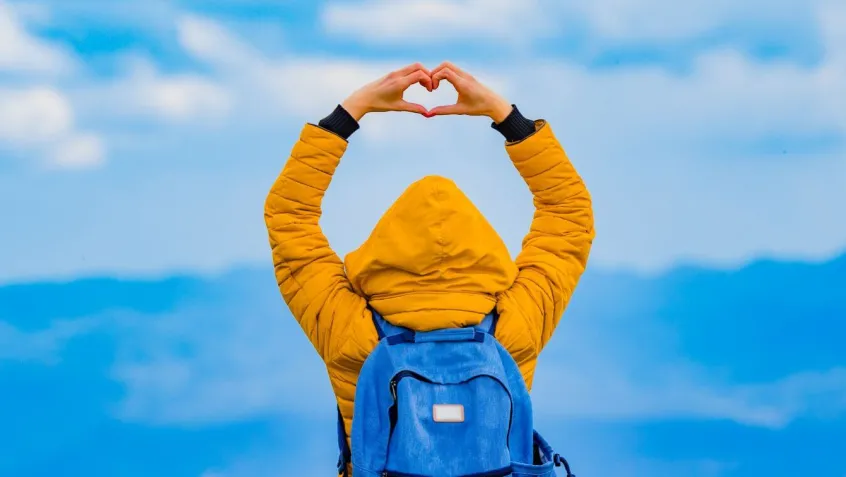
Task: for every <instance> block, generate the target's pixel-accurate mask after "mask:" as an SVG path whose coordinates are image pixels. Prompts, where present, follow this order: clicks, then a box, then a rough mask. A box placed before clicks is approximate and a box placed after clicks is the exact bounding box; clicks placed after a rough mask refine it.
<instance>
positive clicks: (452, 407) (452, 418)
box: [432, 404, 464, 422]
mask: <svg viewBox="0 0 846 477" xmlns="http://www.w3.org/2000/svg"><path fill="white" fill-rule="evenodd" d="M432 418H433V419H434V421H435V422H464V406H463V405H461V404H435V405H434V406H432Z"/></svg>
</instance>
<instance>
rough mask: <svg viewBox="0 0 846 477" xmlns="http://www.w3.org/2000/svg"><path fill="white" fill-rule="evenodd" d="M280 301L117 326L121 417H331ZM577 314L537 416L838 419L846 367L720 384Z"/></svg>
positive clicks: (662, 350) (323, 389)
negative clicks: (120, 339)
mask: <svg viewBox="0 0 846 477" xmlns="http://www.w3.org/2000/svg"><path fill="white" fill-rule="evenodd" d="M245 286H246V284H245ZM256 286H257V285H255V284H253V285H250V287H252V288H255V287H256ZM251 296H253V295H251ZM255 296H259V295H255ZM279 300H280V301H279V303H277V304H278V305H279V306H278V307H276V306H273V307H269V306H268V305H267V302H263V301H262V300H255V299H250V301H251V303H253V304H254V305H256V303H263V305H262V306H258V307H256V306H254V307H253V308H251V309H250V310H249V311H248V312H245V310H244V308H243V306H241V303H240V302H238V303H236V304H233V305H231V306H230V305H221V304H216V305H215V306H214V307H213V308H192V309H184V310H181V311H178V312H176V313H172V314H167V315H162V316H137V317H134V318H132V319H131V320H128V321H123V322H122V323H123V325H124V326H125V329H124V330H123V333H122V335H125V336H128V337H131V339H130V338H126V339H123V342H122V344H121V352H120V353H119V356H120V360H119V362H118V363H117V364H116V367H115V373H114V375H115V378H116V379H118V380H119V381H121V382H122V383H123V384H124V386H125V387H126V400H125V401H124V402H123V403H122V405H121V407H120V409H119V412H120V415H121V417H122V418H124V419H129V420H133V421H141V422H152V423H157V424H161V425H168V424H189V425H199V424H202V423H207V422H228V421H238V420H245V419H251V418H257V417H267V416H280V415H287V416H289V417H290V416H298V417H300V418H302V417H305V416H307V417H309V418H315V419H325V418H326V417H327V416H328V417H331V416H332V409H333V408H334V400H333V395H332V391H331V388H330V386H329V380H328V377H327V375H326V371H325V368H324V366H323V364H322V363H321V362H320V360H319V359H318V358H317V355H316V353H315V352H314V349H313V348H312V347H311V345H310V344H309V343H308V341H307V340H306V339H305V336H304V334H303V333H302V331H301V330H300V328H299V327H298V325H297V323H296V322H295V321H294V320H293V319H292V318H291V317H290V314H289V313H288V312H283V311H281V308H282V305H281V298H280V299H279ZM277 309H278V310H279V311H278V312H277V311H276V310H277ZM269 310H273V311H269ZM575 318H578V321H574V318H573V317H571V319H570V321H568V324H567V325H566V328H567V329H566V330H560V331H559V334H566V335H571V336H578V337H579V339H578V340H568V341H566V344H565V343H564V342H561V343H559V338H560V339H565V338H564V337H563V336H561V337H559V338H556V340H554V343H553V344H551V345H550V348H549V349H548V350H547V351H545V352H544V355H543V356H542V357H541V359H540V362H539V366H538V371H537V374H536V376H535V388H534V390H533V394H532V395H533V402H534V404H535V408H536V415H537V418H538V419H539V420H543V419H559V418H566V419H574V420H576V419H582V420H588V421H601V420H608V421H644V420H662V419H668V420H672V419H701V420H727V421H733V422H737V423H740V424H743V425H748V426H753V427H763V428H773V429H777V428H782V427H784V426H786V425H788V424H790V423H791V422H793V421H795V420H797V419H800V418H812V419H814V418H820V419H832V418H838V417H839V416H842V415H846V368H842V367H841V368H836V367H835V368H831V369H828V370H824V371H807V372H799V373H796V374H792V375H789V376H785V377H784V378H781V379H777V380H775V381H770V382H732V381H726V380H723V379H721V377H720V376H718V375H717V374H715V372H716V370H714V369H708V368H704V367H702V366H699V365H697V364H696V363H691V362H689V361H687V360H686V359H685V358H684V357H683V354H682V353H681V352H680V350H677V349H674V348H673V340H674V338H673V336H674V335H673V333H674V331H675V330H670V329H666V328H665V327H664V326H663V325H659V324H657V323H656V322H654V321H644V322H643V323H641V325H640V326H641V331H642V332H643V333H645V334H646V335H648V336H650V338H651V339H652V342H651V343H650V347H649V349H648V350H644V349H643V347H642V346H637V345H636V343H634V342H633V341H632V338H631V337H630V336H629V335H628V334H625V333H624V334H621V333H620V332H619V330H621V329H624V328H622V327H619V326H607V325H608V324H609V323H602V322H600V323H596V322H595V321H596V320H593V319H591V317H590V316H588V315H579V316H578V317H575ZM198 323H202V326H198ZM613 324H616V325H619V323H613ZM223 336H225V337H226V339H221V337H223ZM556 343H557V344H556ZM539 422H540V421H539Z"/></svg>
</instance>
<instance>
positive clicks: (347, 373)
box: [264, 120, 594, 435]
mask: <svg viewBox="0 0 846 477" xmlns="http://www.w3.org/2000/svg"><path fill="white" fill-rule="evenodd" d="M346 147H347V141H346V140H344V139H343V138H341V137H340V136H337V135H335V134H333V133H331V132H329V131H326V130H324V129H322V128H320V127H318V126H314V125H311V124H307V125H306V126H305V127H304V128H303V130H302V133H301V136H300V139H299V141H298V142H297V143H296V145H295V146H294V148H293V151H292V152H291V157H290V158H289V159H288V162H287V163H286V164H285V167H284V169H283V170H282V173H281V174H280V175H279V177H278V178H277V179H276V182H275V183H274V184H273V187H272V189H271V190H270V194H269V195H268V197H267V201H266V203H265V212H264V214H265V221H266V224H267V229H268V232H269V235H270V246H271V249H272V254H273V263H274V266H275V273H276V280H277V282H278V284H279V289H280V290H281V292H282V295H283V297H284V299H285V302H286V303H287V304H288V306H289V308H290V309H291V313H292V314H293V315H294V318H296V320H297V321H298V322H299V324H300V326H301V327H302V329H303V331H305V333H306V335H308V338H309V339H310V340H311V342H312V344H313V345H314V347H315V348H316V350H317V352H318V353H319V354H320V356H321V358H323V360H324V362H325V363H326V367H327V370H328V372H329V377H330V380H331V383H332V387H333V389H334V391H335V395H336V399H337V402H338V405H339V407H340V410H341V414H342V416H343V418H344V424H345V427H346V430H347V435H350V430H351V426H352V414H353V398H354V396H355V383H356V381H357V379H358V373H359V371H360V369H361V366H362V364H363V363H364V360H365V359H366V358H367V356H368V355H369V354H370V352H371V351H372V350H373V349H374V347H375V346H376V343H377V340H378V339H377V335H376V330H375V329H374V328H373V322H372V320H371V314H370V311H369V310H368V308H367V305H368V303H369V304H370V305H371V306H372V307H373V308H374V309H375V310H376V311H378V312H379V313H380V314H382V315H383V316H384V317H385V319H386V320H387V321H389V322H391V323H393V324H396V325H400V326H404V327H407V328H411V329H414V330H416V331H429V330H433V329H439V328H448V327H459V326H468V325H474V324H478V323H479V322H480V321H481V320H482V319H483V318H484V316H485V315H486V314H487V313H489V312H490V311H491V310H493V308H494V307H496V308H497V311H498V312H499V315H500V318H499V322H498V325H497V330H496V338H497V339H498V340H499V341H500V342H501V343H502V345H503V346H504V347H505V348H506V349H507V350H508V351H509V352H510V354H511V355H512V356H513V357H514V359H515V360H516V361H517V364H518V365H519V367H520V370H521V372H522V374H523V377H524V379H525V381H526V384H527V386H529V388H530V389H531V385H532V377H533V375H534V371H535V364H536V360H537V356H538V353H540V351H541V349H542V348H543V347H544V345H545V344H546V343H547V341H548V340H549V339H550V337H551V336H552V333H553V331H554V330H555V327H556V325H557V324H558V321H559V320H560V318H561V315H562V313H563V312H564V308H565V307H566V305H567V302H568V301H569V299H570V296H571V295H572V293H573V290H574V289H575V287H576V283H577V282H578V280H579V277H580V276H581V274H582V272H583V271H584V269H585V265H586V263H587V260H588V253H589V251H590V248H591V243H592V241H593V237H594V229H593V213H592V208H591V199H590V195H589V194H588V191H587V189H586V188H585V185H584V183H583V182H582V180H581V178H580V177H579V175H578V174H577V173H576V171H575V169H574V168H573V166H572V164H571V163H570V161H569V159H568V158H567V156H566V154H565V153H564V150H563V149H562V148H561V145H560V144H559V142H558V140H557V139H556V138H555V136H554V135H553V133H552V130H551V128H550V126H549V125H548V124H546V122H545V121H543V120H538V121H536V122H535V132H534V133H533V134H532V135H531V136H529V137H528V138H526V139H524V140H522V141H519V142H515V143H506V147H505V149H506V151H507V153H508V156H509V157H510V158H511V161H512V162H513V163H514V166H515V167H516V168H517V170H518V171H519V173H520V175H521V176H522V177H523V179H524V180H525V181H526V184H527V185H528V186H529V189H530V190H531V192H532V195H533V196H534V205H535V214H534V219H533V221H532V224H531V228H530V231H529V233H528V235H527V236H526V237H525V239H524V240H523V248H522V251H521V252H520V254H519V255H518V256H517V259H516V261H512V259H511V257H510V255H509V253H508V250H507V249H506V246H505V244H504V243H503V242H502V239H501V238H500V237H499V235H498V234H497V233H496V231H495V230H494V229H493V227H491V225H490V224H489V223H488V222H487V220H486V219H485V218H484V217H483V216H482V214H481V213H480V212H479V211H478V210H477V209H476V207H475V206H474V205H473V204H472V202H470V200H469V199H468V198H467V197H466V196H465V195H464V194H463V193H462V192H461V190H459V189H458V187H456V185H455V183H453V182H452V181H451V180H449V179H445V178H442V177H437V176H430V177H425V178H423V179H421V180H419V181H417V182H415V183H414V184H412V185H411V186H410V187H409V188H408V189H407V190H406V191H405V192H404V193H403V194H402V196H400V198H399V199H397V201H396V202H395V203H394V204H393V205H392V206H391V207H390V209H388V211H387V212H385V214H384V216H383V217H382V218H381V219H380V220H379V222H378V224H377V225H376V227H375V228H374V230H373V232H372V233H371V235H370V237H369V238H368V239H367V241H366V242H365V243H364V244H363V245H361V247H359V248H358V249H357V250H355V251H354V252H351V253H350V254H348V255H347V256H346V258H345V261H344V262H342V261H341V260H340V258H339V257H338V256H337V255H336V254H335V253H334V252H333V251H332V249H331V248H330V247H329V242H328V241H327V239H326V237H325V236H324V234H323V233H322V231H321V229H320V225H319V224H318V221H319V219H320V215H321V207H320V205H321V201H322V199H323V195H324V193H325V191H326V189H327V187H329V183H330V181H331V180H332V175H333V174H334V172H335V168H336V167H337V166H338V164H339V162H340V160H341V156H343V154H344V151H345V150H346Z"/></svg>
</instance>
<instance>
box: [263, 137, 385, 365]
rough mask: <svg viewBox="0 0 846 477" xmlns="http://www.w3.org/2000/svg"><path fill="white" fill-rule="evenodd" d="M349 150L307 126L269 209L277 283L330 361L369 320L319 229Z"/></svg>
mask: <svg viewBox="0 0 846 477" xmlns="http://www.w3.org/2000/svg"><path fill="white" fill-rule="evenodd" d="M346 147H347V142H346V141H345V140H344V139H343V138H341V137H340V136H338V135H336V134H333V133H331V132H329V131H327V130H324V129H322V128H320V127H317V126H314V125H311V124H307V125H306V126H305V127H304V128H303V130H302V133H301V135H300V138H299V140H298V141H297V143H296V145H294V148H293V150H292V152H291V156H290V158H289V159H288V162H287V163H286V164H285V167H284V168H283V170H282V173H281V174H280V175H279V177H278V178H277V179H276V181H275V183H274V184H273V186H272V188H271V190H270V193H269V194H268V196H267V200H266V201H265V206H264V219H265V223H266V225H267V231H268V234H269V236H270V248H271V250H272V255H273V265H274V270H275V275H276V281H277V284H278V285H279V289H280V291H281V292H282V296H283V297H284V299H285V302H286V303H287V304H288V307H289V308H290V309H291V313H292V314H293V315H294V318H295V319H296V320H297V321H298V322H299V324H300V326H301V327H302V329H303V331H304V332H305V333H306V335H307V336H308V338H309V340H311V343H312V344H313V345H314V347H315V349H316V350H317V352H318V353H319V354H320V356H321V358H323V360H324V361H326V362H329V361H331V360H332V359H334V357H335V355H336V353H337V351H338V349H339V347H340V346H341V344H342V343H343V342H344V341H345V340H344V336H343V335H345V334H346V333H347V332H349V325H350V323H351V321H352V320H354V319H355V317H358V318H360V319H363V318H366V317H367V316H369V315H367V308H366V302H365V300H364V298H362V297H360V296H359V295H358V294H356V293H355V292H354V291H353V290H352V286H351V285H350V283H349V281H348V280H347V277H346V274H345V273H344V264H343V262H342V261H341V259H340V258H339V257H338V256H337V255H336V254H335V252H334V251H332V249H331V248H330V246H329V241H328V240H327V239H326V236H325V235H324V234H323V231H322V230H321V228H320V225H319V220H320V215H321V208H320V206H321V202H322V201H323V196H324V194H325V192H326V189H327V188H328V187H329V183H330V181H331V180H332V175H333V174H334V172H335V169H336V167H337V166H338V164H339V163H340V160H341V156H342V155H343V154H344V152H345V150H346ZM367 320H368V322H369V318H367Z"/></svg>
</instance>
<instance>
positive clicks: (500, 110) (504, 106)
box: [488, 98, 514, 124]
mask: <svg viewBox="0 0 846 477" xmlns="http://www.w3.org/2000/svg"><path fill="white" fill-rule="evenodd" d="M513 109H514V107H513V106H512V105H511V103H509V102H508V101H506V100H505V99H503V98H497V100H496V101H495V102H494V105H493V107H492V108H491V112H490V114H488V117H489V118H491V120H492V121H493V122H495V123H496V124H499V123H501V122H503V121H505V118H507V117H508V115H509V114H511V111H512V110H513Z"/></svg>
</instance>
